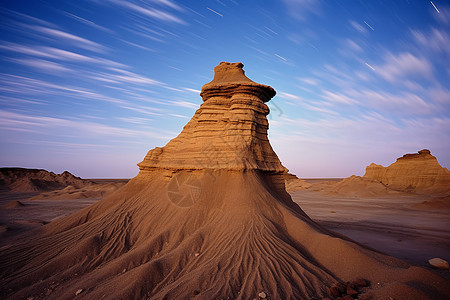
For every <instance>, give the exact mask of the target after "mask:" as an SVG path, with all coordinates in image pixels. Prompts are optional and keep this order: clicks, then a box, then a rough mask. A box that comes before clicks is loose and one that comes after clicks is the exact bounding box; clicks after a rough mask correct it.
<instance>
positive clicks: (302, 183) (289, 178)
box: [283, 168, 312, 193]
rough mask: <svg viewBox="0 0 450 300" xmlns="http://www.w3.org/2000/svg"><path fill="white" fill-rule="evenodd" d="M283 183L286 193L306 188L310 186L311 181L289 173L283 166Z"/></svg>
mask: <svg viewBox="0 0 450 300" xmlns="http://www.w3.org/2000/svg"><path fill="white" fill-rule="evenodd" d="M283 177H284V185H285V187H286V191H287V192H288V193H291V192H295V191H301V190H306V189H308V188H310V187H311V186H312V184H311V183H309V182H307V181H306V180H303V179H300V178H298V177H297V176H296V175H294V174H291V173H289V170H288V169H287V168H285V171H284V173H283Z"/></svg>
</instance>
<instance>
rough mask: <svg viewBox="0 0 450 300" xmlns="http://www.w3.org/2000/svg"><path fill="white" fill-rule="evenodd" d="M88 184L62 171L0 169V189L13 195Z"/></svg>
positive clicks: (86, 181)
mask: <svg viewBox="0 0 450 300" xmlns="http://www.w3.org/2000/svg"><path fill="white" fill-rule="evenodd" d="M88 183H90V181H89V180H85V179H81V178H80V177H76V176H74V175H72V174H71V173H69V172H67V171H64V172H63V173H61V174H55V173H53V172H49V171H46V170H42V169H25V168H0V188H1V189H3V190H9V191H11V192H13V193H32V192H46V191H51V190H58V189H62V188H65V187H66V186H68V185H72V186H74V187H81V186H83V185H86V184H88Z"/></svg>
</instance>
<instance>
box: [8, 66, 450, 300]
mask: <svg viewBox="0 0 450 300" xmlns="http://www.w3.org/2000/svg"><path fill="white" fill-rule="evenodd" d="M215 71H216V75H218V74H219V75H220V74H221V73H227V72H231V75H230V76H226V74H223V76H218V78H225V79H227V78H232V79H233V80H234V78H235V77H234V76H235V74H241V75H242V76H245V75H244V74H243V71H242V64H240V63H238V64H230V63H221V64H220V65H219V66H217V67H216V69H215ZM241 75H239V76H240V77H239V78H238V79H239V81H238V82H234V81H231V82H229V81H228V82H226V83H224V82H223V81H219V82H215V81H214V80H213V81H212V82H211V83H209V84H207V85H205V86H204V87H203V90H202V94H201V95H202V96H203V100H204V103H203V104H202V105H201V106H200V108H199V109H198V110H197V111H196V113H195V115H194V117H193V118H192V119H191V121H190V122H189V123H188V124H187V125H186V126H185V127H184V129H183V131H182V132H181V133H180V135H178V137H176V138H174V139H173V140H171V141H170V142H169V143H168V144H167V145H166V146H165V147H163V148H156V149H154V150H151V151H149V153H148V154H147V156H146V157H145V159H144V161H143V162H141V163H140V164H139V167H140V172H139V174H138V175H137V176H136V177H135V178H133V179H132V180H130V181H129V182H128V184H126V185H125V186H124V187H123V188H121V189H119V190H118V191H117V192H115V193H113V194H111V195H110V196H109V197H106V198H104V199H102V200H100V201H98V202H96V203H95V204H93V205H92V206H90V207H87V208H85V209H83V210H81V211H79V212H77V213H75V214H72V215H70V216H68V217H66V218H63V219H59V220H56V221H54V222H52V223H50V224H48V225H46V226H43V227H42V228H41V230H38V231H35V232H33V234H32V235H30V237H29V240H28V241H27V242H24V243H23V244H15V245H11V246H10V248H9V249H6V250H2V251H0V270H1V271H0V272H1V273H0V278H1V280H0V291H2V292H1V293H3V294H2V297H3V298H7V297H8V298H9V299H23V298H27V297H29V296H34V297H45V298H49V299H72V298H74V296H75V295H77V298H81V299H99V298H102V297H104V298H114V299H145V298H151V299H190V298H196V299H222V298H231V299H253V298H258V297H259V296H258V295H260V296H265V297H266V298H268V299H310V298H320V297H325V296H330V297H331V293H332V290H333V291H334V292H336V291H335V288H338V289H339V287H340V286H342V285H339V284H341V283H342V284H343V282H347V281H350V282H356V280H357V279H359V278H364V279H367V280H368V281H369V282H368V283H369V284H370V286H371V287H372V289H370V288H369V291H367V292H368V293H369V294H370V293H372V294H375V295H383V296H384V295H390V294H391V292H392V291H398V290H401V295H404V296H405V297H404V298H405V299H406V298H407V299H413V298H418V297H420V296H422V295H425V297H427V296H431V297H435V298H445V297H447V296H449V295H450V290H449V286H448V282H447V281H446V280H444V279H442V278H440V277H438V276H436V275H435V274H433V273H431V272H429V271H426V270H424V269H420V268H417V267H412V266H410V265H408V264H406V263H404V262H402V261H400V260H397V259H395V258H392V257H389V256H386V255H382V254H380V253H377V252H374V251H371V250H368V249H365V248H363V247H361V246H359V245H357V244H355V243H353V242H351V241H348V240H345V239H342V238H338V237H337V236H335V235H334V234H332V233H330V232H328V231H326V230H325V229H323V228H321V227H320V226H319V225H317V224H316V223H314V222H313V221H312V220H311V219H310V218H309V217H308V216H307V215H306V214H305V213H304V212H303V211H302V210H301V209H300V207H299V206H298V205H297V204H295V203H294V202H293V201H292V199H291V197H290V196H289V194H288V193H287V192H286V191H285V188H284V179H283V172H284V167H283V166H282V165H281V163H280V161H279V160H278V157H277V156H276V154H275V153H274V152H273V150H272V148H271V146H270V143H269V141H268V139H267V129H268V123H267V119H266V115H267V114H268V108H267V106H266V105H265V104H264V102H265V101H268V100H269V99H270V98H271V97H272V96H273V95H274V93H275V92H274V90H273V89H272V88H270V87H268V86H264V85H259V84H256V83H254V82H252V81H247V80H244V79H245V78H242V76H241ZM215 78H216V77H215ZM374 287H376V289H374ZM355 288H356V287H355ZM361 292H364V291H362V290H361ZM396 297H397V295H396Z"/></svg>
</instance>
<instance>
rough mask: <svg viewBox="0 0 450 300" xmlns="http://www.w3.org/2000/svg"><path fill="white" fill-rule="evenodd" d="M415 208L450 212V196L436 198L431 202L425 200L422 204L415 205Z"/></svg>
mask: <svg viewBox="0 0 450 300" xmlns="http://www.w3.org/2000/svg"><path fill="white" fill-rule="evenodd" d="M413 208H416V209H439V210H441V209H448V210H450V196H445V197H435V198H432V199H430V200H425V201H423V202H421V203H418V204H415V205H414V206H413Z"/></svg>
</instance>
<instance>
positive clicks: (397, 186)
mask: <svg viewBox="0 0 450 300" xmlns="http://www.w3.org/2000/svg"><path fill="white" fill-rule="evenodd" d="M364 178H365V179H370V180H374V181H378V182H381V183H382V184H384V185H385V186H387V187H389V188H390V189H393V190H397V191H402V192H413V193H417V194H446V193H449V192H450V172H449V171H448V170H447V169H446V168H443V167H441V166H440V165H439V163H438V161H437V159H436V157H434V156H433V155H431V153H430V150H427V149H424V150H420V151H419V152H418V153H415V154H405V155H403V156H402V157H400V158H398V159H397V161H396V162H395V163H393V164H391V165H390V166H388V167H383V166H381V165H376V164H374V163H372V164H370V165H369V166H368V167H367V168H366V174H365V175H364Z"/></svg>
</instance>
